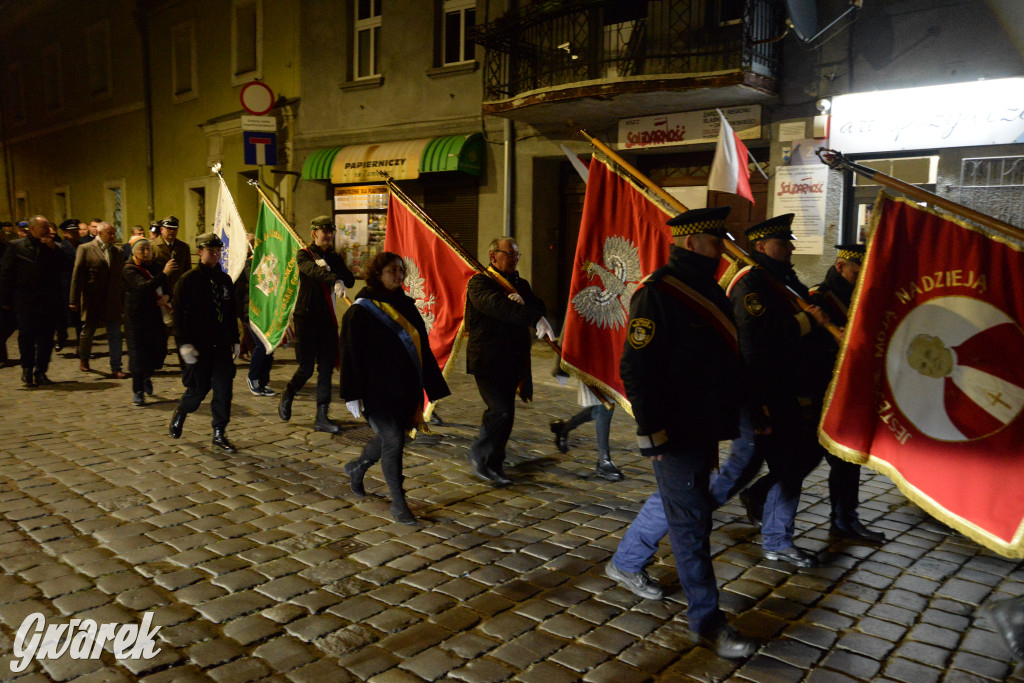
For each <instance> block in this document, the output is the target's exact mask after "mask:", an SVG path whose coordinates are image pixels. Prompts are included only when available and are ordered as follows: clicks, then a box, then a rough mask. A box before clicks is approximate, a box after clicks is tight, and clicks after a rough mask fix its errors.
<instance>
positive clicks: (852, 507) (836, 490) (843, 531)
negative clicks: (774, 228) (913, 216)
mask: <svg viewBox="0 0 1024 683" xmlns="http://www.w3.org/2000/svg"><path fill="white" fill-rule="evenodd" d="M864 251H865V246H864V245H863V244H837V245H836V262H835V264H833V265H832V267H831V268H829V269H828V272H827V273H825V281H824V282H822V283H821V284H819V285H817V286H816V287H812V288H811V292H810V293H811V301H813V302H814V303H815V304H816V305H818V306H819V307H821V309H822V310H824V311H825V312H826V313H827V314H828V317H829V319H830V320H831V321H832V322H833V323H835V324H836V325H839V326H840V327H845V326H846V322H847V318H848V317H849V311H850V302H851V300H852V299H853V287H854V285H855V284H856V283H857V276H858V275H859V274H860V266H861V263H862V262H863V261H864ZM838 353H839V347H838V346H836V344H835V343H831V342H830V343H829V344H828V345H827V347H826V353H825V355H824V357H823V363H822V368H821V385H820V387H819V392H818V395H817V396H816V397H815V400H816V401H818V402H824V397H825V392H826V391H827V390H828V383H829V381H830V380H831V379H832V368H833V366H834V365H835V361H836V355H837V354H838ZM825 459H826V460H827V461H828V465H829V473H828V495H829V502H830V503H831V504H832V526H831V530H830V533H831V535H832V536H833V537H835V538H845V539H850V540H854V541H866V542H868V543H884V542H885V534H883V533H882V532H880V531H872V530H871V529H869V528H867V527H866V526H864V524H862V523H861V521H860V518H859V517H858V516H857V505H858V502H857V497H858V489H859V488H860V465H857V464H855V463H852V462H848V461H846V460H843V459H842V458H838V457H836V456H834V455H832V454H831V453H828V452H826V453H825Z"/></svg>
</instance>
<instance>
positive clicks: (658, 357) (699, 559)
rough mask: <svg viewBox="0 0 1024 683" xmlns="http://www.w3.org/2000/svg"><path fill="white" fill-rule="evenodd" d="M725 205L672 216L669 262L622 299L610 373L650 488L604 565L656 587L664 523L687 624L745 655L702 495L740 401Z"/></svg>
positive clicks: (732, 653)
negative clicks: (655, 563) (725, 283)
mask: <svg viewBox="0 0 1024 683" xmlns="http://www.w3.org/2000/svg"><path fill="white" fill-rule="evenodd" d="M728 214H729V207H716V208H710V209H695V210H693V211H687V212H686V213H683V214H680V215H678V216H676V217H675V218H672V219H670V220H669V221H668V224H669V225H670V226H671V228H672V236H673V246H672V247H671V249H670V252H669V260H668V264H666V265H665V266H662V267H661V268H659V269H657V270H656V271H654V272H653V273H651V274H650V275H649V276H648V277H647V279H646V280H644V283H643V285H642V286H641V287H640V289H639V290H638V291H637V292H636V294H635V295H634V296H633V299H632V302H631V304H630V310H629V323H628V326H627V337H626V344H625V346H624V348H623V352H622V360H621V362H620V365H619V372H620V374H621V376H622V382H623V385H624V386H625V389H626V395H627V397H628V398H629V400H630V402H631V403H632V406H633V415H634V417H636V423H637V441H638V442H639V444H640V452H641V453H642V454H643V455H646V456H648V457H650V458H651V459H652V461H653V465H654V475H655V478H656V479H657V482H658V491H657V492H656V493H654V494H653V495H652V496H651V497H650V498H649V499H648V500H647V502H646V503H645V504H644V507H643V508H642V509H641V510H640V513H639V514H638V515H637V518H636V520H634V522H633V524H632V525H630V527H629V529H628V530H627V532H626V534H625V536H624V537H623V539H622V542H621V543H620V545H619V548H618V551H617V552H616V553H615V556H614V557H613V558H612V559H611V560H610V561H609V562H608V565H607V566H606V567H605V573H606V574H608V576H609V577H610V578H612V579H614V580H615V581H617V582H619V583H620V584H622V585H624V586H625V587H626V588H628V589H629V590H631V591H632V592H634V593H636V594H637V595H640V596H641V597H647V598H659V597H661V593H662V591H661V588H660V586H658V585H657V584H655V583H653V582H652V581H651V580H650V579H649V577H647V575H646V573H645V572H644V569H643V567H644V564H645V563H646V562H647V561H648V560H649V559H650V557H651V555H653V554H654V551H655V550H656V549H657V546H658V541H659V540H660V539H661V537H662V536H663V535H664V534H665V531H666V528H667V531H668V536H669V541H670V542H671V544H672V552H673V553H674V554H675V558H676V568H677V571H678V573H679V582H680V584H682V587H683V590H684V591H685V593H686V602H687V619H688V621H689V626H690V629H691V630H692V631H694V632H695V633H696V634H697V635H698V636H699V637H700V638H701V639H703V640H705V641H706V642H707V643H709V644H710V645H711V646H712V647H713V648H714V650H715V652H716V653H717V654H718V655H719V656H720V657H726V658H742V657H747V656H749V655H750V654H752V653H753V652H754V650H755V649H756V648H757V642H756V641H755V640H753V639H750V638H745V637H743V636H741V635H740V634H739V633H737V631H736V630H735V629H734V628H733V627H732V626H730V625H729V624H728V623H727V622H726V620H725V615H724V614H723V613H722V611H721V609H719V607H718V586H717V584H716V582H715V574H714V569H713V567H712V564H711V547H710V538H711V513H712V510H713V506H712V502H711V498H710V497H709V495H708V480H709V476H710V473H711V470H712V468H714V466H715V464H716V463H717V460H718V442H719V441H721V440H723V439H728V438H730V437H732V436H733V435H734V434H735V432H736V422H737V419H738V413H739V404H740V399H739V398H738V396H739V394H738V393H737V391H736V385H737V382H738V381H739V372H740V358H739V352H738V346H737V336H736V327H735V325H734V324H733V321H732V313H731V311H730V308H729V301H728V299H726V296H725V293H724V292H722V290H721V288H720V287H719V286H718V284H717V283H716V282H715V279H714V274H715V269H716V268H717V266H718V260H719V258H720V257H721V255H722V249H723V246H722V239H723V238H724V237H725V218H726V216H727V215H728Z"/></svg>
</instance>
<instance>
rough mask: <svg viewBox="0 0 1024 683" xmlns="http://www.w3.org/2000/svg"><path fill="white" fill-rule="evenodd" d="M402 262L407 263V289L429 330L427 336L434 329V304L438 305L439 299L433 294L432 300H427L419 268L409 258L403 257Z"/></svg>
mask: <svg viewBox="0 0 1024 683" xmlns="http://www.w3.org/2000/svg"><path fill="white" fill-rule="evenodd" d="M402 261H403V262H404V263H405V282H404V283H403V284H404V285H405V287H406V288H407V289H408V290H409V296H411V297H412V298H413V299H415V300H416V308H417V309H419V312H420V316H422V318H423V324H424V325H425V326H426V328H427V334H430V330H432V329H433V328H434V318H435V317H436V316H435V314H434V304H435V303H437V299H436V298H435V297H434V295H433V294H431V295H430V298H429V299H428V298H427V292H426V288H425V287H424V286H423V285H424V282H425V281H424V279H423V278H422V277H421V276H420V269H419V266H417V265H416V262H415V261H413V260H412V259H411V258H409V257H408V256H403V257H402Z"/></svg>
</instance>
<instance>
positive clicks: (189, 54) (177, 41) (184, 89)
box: [171, 21, 197, 102]
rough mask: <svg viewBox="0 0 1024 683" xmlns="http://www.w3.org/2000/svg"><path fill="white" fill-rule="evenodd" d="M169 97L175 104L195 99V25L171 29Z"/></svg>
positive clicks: (187, 24)
mask: <svg viewBox="0 0 1024 683" xmlns="http://www.w3.org/2000/svg"><path fill="white" fill-rule="evenodd" d="M171 83H172V89H173V92H172V93H171V96H172V97H173V99H174V101H175V102H183V101H185V100H190V99H192V98H194V97H196V95H197V93H196V25H195V22H192V21H189V22H186V23H184V24H178V25H177V26H175V27H174V28H173V29H171Z"/></svg>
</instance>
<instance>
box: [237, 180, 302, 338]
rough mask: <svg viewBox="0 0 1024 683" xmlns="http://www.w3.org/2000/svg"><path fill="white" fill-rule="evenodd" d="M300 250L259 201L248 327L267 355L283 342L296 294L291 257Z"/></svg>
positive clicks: (277, 216)
mask: <svg viewBox="0 0 1024 683" xmlns="http://www.w3.org/2000/svg"><path fill="white" fill-rule="evenodd" d="M300 246H301V245H300V244H299V242H298V240H296V239H295V238H294V237H293V236H292V233H291V230H289V228H288V227H287V225H286V224H285V220H284V218H282V217H281V215H280V214H278V212H277V210H276V209H274V207H273V206H271V205H270V204H268V203H267V201H266V200H265V199H264V200H262V201H261V202H260V213H259V218H258V219H257V220H256V239H255V242H254V244H253V256H252V273H251V274H250V276H249V323H250V327H251V328H252V330H253V334H255V335H256V336H257V337H258V338H259V340H260V341H261V342H263V346H264V348H266V350H267V353H272V352H273V351H274V349H275V348H277V346H278V345H279V344H280V343H281V342H282V340H283V339H284V335H285V332H286V331H287V330H288V325H289V322H290V318H291V315H292V309H293V308H295V299H296V297H297V296H298V293H299V269H298V266H297V264H296V261H295V256H296V254H297V253H298V251H299V248H300ZM243 263H244V261H243Z"/></svg>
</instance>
